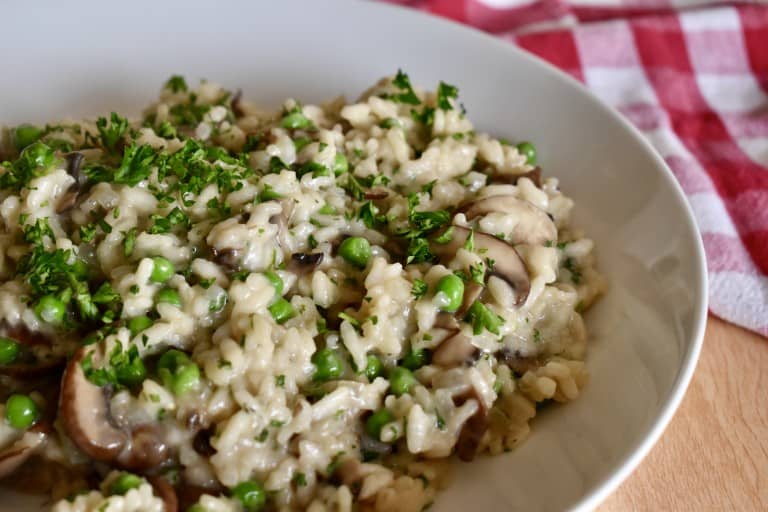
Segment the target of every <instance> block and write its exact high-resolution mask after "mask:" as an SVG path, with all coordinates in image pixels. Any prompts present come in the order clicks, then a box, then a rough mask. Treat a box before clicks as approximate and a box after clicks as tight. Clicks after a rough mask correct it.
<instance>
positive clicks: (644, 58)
mask: <svg viewBox="0 0 768 512" xmlns="http://www.w3.org/2000/svg"><path fill="white" fill-rule="evenodd" d="M397 3H401V4H406V5H411V6H413V7H415V8H418V9H420V10H425V11H429V12H432V13H434V14H437V15H441V16H445V17H449V18H452V19H454V20H457V21H460V22H463V23H467V24H469V25H472V26H475V27H477V28H480V29H482V30H486V31H489V32H493V33H495V34H497V35H498V36H499V37H502V38H505V39H508V40H509V41H510V42H512V43H514V44H517V45H519V46H520V47H522V48H524V49H526V50H528V51H530V52H532V53H534V54H536V55H538V56H539V57H542V58H543V59H545V60H548V61H549V62H551V63H552V64H554V65H555V66H557V67H559V68H560V69H562V70H563V71H565V72H567V73H569V74H570V75H572V76H573V77H575V78H577V79H578V80H580V81H581V82H583V83H585V84H586V86H587V87H589V88H590V89H591V90H592V91H593V92H594V93H595V94H596V95H597V96H599V97H600V98H601V99H603V101H605V102H607V103H608V104H610V105H612V106H614V107H615V108H616V109H618V110H619V111H620V112H621V113H622V114H624V115H625V116H626V117H627V118H628V119H629V120H630V121H631V122H632V123H634V125H635V126H636V127H637V128H639V129H640V131H641V132H642V133H643V134H644V135H645V136H646V137H647V138H648V140H649V141H650V142H651V143H652V144H653V146H654V147H655V148H656V150H657V151H658V152H659V153H660V154H661V156H662V157H664V159H665V160H666V162H667V164H668V165H669V167H670V168H671V169H672V172H673V173H674V174H675V176H676V177H677V179H678V181H679V182H680V184H681V185H682V187H683V190H684V191H685V194H686V195H687V197H688V201H689V203H690V204H691V207H692V208H693V212H694V215H695V217H696V221H697V223H698V226H699V229H700V231H701V234H702V238H703V240H704V248H705V249H706V253H707V267H708V269H709V285H710V289H709V306H710V309H711V311H712V312H713V313H714V314H716V315H718V316H720V317H722V318H724V319H726V320H729V321H731V322H733V323H736V324H739V325H741V326H744V327H746V328H748V329H751V330H753V331H756V332H758V333H760V334H762V335H764V336H768V5H765V4H763V5H758V4H736V5H734V4H728V5H724V4H723V3H722V2H718V3H713V2H711V1H707V0H578V1H576V0H572V1H570V2H568V1H565V0H541V1H530V0H529V1H525V0H517V1H515V0H417V1H410V2H409V1H400V2H397Z"/></svg>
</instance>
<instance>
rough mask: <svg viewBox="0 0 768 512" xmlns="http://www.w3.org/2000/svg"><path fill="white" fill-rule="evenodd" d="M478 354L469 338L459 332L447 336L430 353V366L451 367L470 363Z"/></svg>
mask: <svg viewBox="0 0 768 512" xmlns="http://www.w3.org/2000/svg"><path fill="white" fill-rule="evenodd" d="M477 353H478V349H477V347H475V346H474V345H473V344H472V341H471V340H470V339H469V337H467V336H465V335H464V334H462V333H461V332H457V333H456V334H454V335H452V336H449V337H448V338H446V339H445V340H444V341H443V342H442V343H440V345H438V346H437V348H436V349H435V351H434V352H433V353H432V364H436V365H439V366H444V367H448V368H450V367H452V366H457V365H460V364H463V363H465V362H468V361H472V359H474V357H475V355H476V354H477Z"/></svg>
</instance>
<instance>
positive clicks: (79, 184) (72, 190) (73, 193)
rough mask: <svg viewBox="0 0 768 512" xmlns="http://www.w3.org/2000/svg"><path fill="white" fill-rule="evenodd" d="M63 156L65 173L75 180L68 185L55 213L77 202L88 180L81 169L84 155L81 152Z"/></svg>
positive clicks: (70, 207)
mask: <svg viewBox="0 0 768 512" xmlns="http://www.w3.org/2000/svg"><path fill="white" fill-rule="evenodd" d="M65 158H66V160H67V174H69V175H70V176H72V177H73V178H74V179H75V182H74V183H73V184H72V186H71V187H69V190H68V191H67V193H66V194H64V196H62V198H61V200H60V201H59V204H58V205H57V207H56V213H64V212H66V211H68V210H71V209H72V208H73V207H74V206H75V205H76V204H77V200H78V198H79V196H80V192H81V191H82V189H83V187H84V186H85V184H86V183H87V181H88V176H86V175H85V173H84V172H83V169H82V167H83V161H84V160H85V156H83V154H82V153H78V152H73V153H69V154H67V156H66V157H65Z"/></svg>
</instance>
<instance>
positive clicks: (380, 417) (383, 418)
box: [365, 409, 395, 441]
mask: <svg viewBox="0 0 768 512" xmlns="http://www.w3.org/2000/svg"><path fill="white" fill-rule="evenodd" d="M393 421H395V417H394V415H393V414H392V413H391V412H389V409H379V410H378V411H376V412H374V413H373V414H371V415H370V416H369V417H368V419H367V420H366V421H365V433H366V434H368V435H369V436H371V437H372V438H374V439H375V440H377V441H380V440H381V429H382V428H384V425H386V424H387V423H392V422H393Z"/></svg>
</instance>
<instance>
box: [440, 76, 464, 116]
mask: <svg viewBox="0 0 768 512" xmlns="http://www.w3.org/2000/svg"><path fill="white" fill-rule="evenodd" d="M458 96H459V90H458V89H457V88H456V87H455V86H453V85H449V84H447V83H445V82H442V81H441V82H440V85H438V86H437V106H438V107H440V108H441V109H443V110H452V109H453V105H452V104H451V101H450V100H451V99H456V98H457V97H458Z"/></svg>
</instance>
